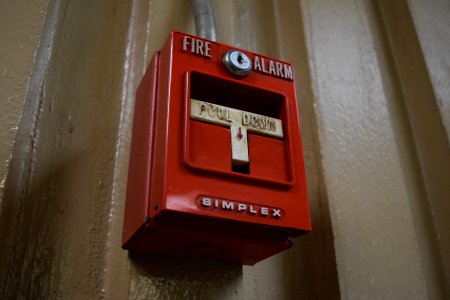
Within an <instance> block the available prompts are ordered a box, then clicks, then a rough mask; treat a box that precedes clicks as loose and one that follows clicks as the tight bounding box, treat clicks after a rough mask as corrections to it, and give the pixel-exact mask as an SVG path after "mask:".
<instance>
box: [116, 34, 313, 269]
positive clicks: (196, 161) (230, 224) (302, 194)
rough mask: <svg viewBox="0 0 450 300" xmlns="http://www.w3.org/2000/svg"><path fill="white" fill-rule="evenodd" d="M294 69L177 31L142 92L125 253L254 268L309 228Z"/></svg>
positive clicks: (136, 118)
mask: <svg viewBox="0 0 450 300" xmlns="http://www.w3.org/2000/svg"><path fill="white" fill-rule="evenodd" d="M302 153H303V152H302V143H301V139H300V129H299V120H298V113H297V101H296V96H295V87H294V73H293V69H292V66H291V65H290V64H288V63H285V62H282V61H279V60H276V59H271V58H268V57H265V56H262V55H258V54H255V53H252V52H249V51H245V50H241V49H236V48H234V47H231V46H228V45H223V44H220V43H216V42H212V41H209V40H205V39H202V38H199V37H195V36H192V35H188V34H184V33H180V32H172V33H171V34H170V37H169V39H168V41H167V42H166V44H165V45H164V47H163V48H162V49H161V51H160V52H157V53H155V55H154V56H153V58H152V60H151V63H150V65H149V67H148V69H147V72H146V74H145V76H144V78H143V79H142V82H141V83H140V85H139V88H138V90H137V93H136V105H135V116H134V125H133V137H132V143H131V154H130V165H129V175H128V188H127V199H126V207H125V221H124V230H123V248H125V249H128V250H133V251H137V252H147V253H155V254H163V255H175V256H198V257H205V258H208V259H215V260H223V261H230V262H235V263H241V264H249V265H252V264H255V263H257V262H258V261H261V260H263V259H265V258H267V257H269V256H271V255H274V254H276V253H278V252H280V251H283V250H285V249H288V248H289V247H291V238H293V237H296V236H299V235H301V234H304V233H306V232H308V231H310V230H311V224H310V217H309V210H308V200H307V193H306V180H305V171H304V163H303V154H302Z"/></svg>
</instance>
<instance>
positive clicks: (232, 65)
mask: <svg viewBox="0 0 450 300" xmlns="http://www.w3.org/2000/svg"><path fill="white" fill-rule="evenodd" d="M222 63H223V64H224V65H225V67H226V68H227V70H228V71H230V72H231V73H232V74H233V75H236V76H239V77H245V76H247V75H248V74H250V72H251V71H252V62H251V60H250V58H249V57H248V56H247V54H245V53H244V52H242V51H239V50H230V51H228V52H227V53H225V54H224V56H223V57H222Z"/></svg>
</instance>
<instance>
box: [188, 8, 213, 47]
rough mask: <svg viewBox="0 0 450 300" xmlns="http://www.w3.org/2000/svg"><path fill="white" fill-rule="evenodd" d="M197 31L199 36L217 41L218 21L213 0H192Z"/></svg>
mask: <svg viewBox="0 0 450 300" xmlns="http://www.w3.org/2000/svg"><path fill="white" fill-rule="evenodd" d="M192 9H193V12H194V21H195V32H196V34H197V35H198V36H200V37H203V38H205V39H208V40H212V41H216V40H217V35H216V21H215V18H214V10H213V7H212V4H211V0H192Z"/></svg>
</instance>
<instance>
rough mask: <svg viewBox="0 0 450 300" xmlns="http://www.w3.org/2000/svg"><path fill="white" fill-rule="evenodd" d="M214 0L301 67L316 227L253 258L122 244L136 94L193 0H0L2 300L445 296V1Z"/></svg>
mask: <svg viewBox="0 0 450 300" xmlns="http://www.w3.org/2000/svg"><path fill="white" fill-rule="evenodd" d="M213 2H214V7H215V10H216V22H217V29H218V36H219V41H221V42H224V43H229V44H233V45H236V46H239V47H243V48H246V49H249V50H252V51H255V52H259V53H262V54H266V55H269V56H273V57H279V58H280V59H283V60H287V61H290V62H292V63H293V64H294V66H295V67H296V68H295V72H296V78H297V93H298V98H299V106H300V116H301V126H302V135H303V140H304V148H305V149H304V155H305V161H306V168H307V175H308V192H309V195H310V203H311V214H312V218H313V229H314V231H313V233H311V234H309V235H307V236H305V237H303V238H300V239H297V240H296V241H295V243H294V247H293V248H292V249H291V250H289V251H287V252H284V253H281V254H279V255H276V256H274V257H272V258H270V259H267V260H265V261H263V262H261V263H258V264H257V265H256V266H253V267H241V266H236V265H229V264H224V263H218V262H209V261H202V260H190V261H186V260H181V259H173V258H160V257H151V256H143V255H128V253H127V252H126V251H123V250H121V248H120V239H121V230H122V220H123V208H124V199H125V188H126V177H127V168H128V154H129V143H130V138H131V137H130V133H131V125H132V117H133V108H134V92H135V89H136V86H137V84H138V82H139V80H140V78H141V76H142V74H143V72H144V70H145V68H146V65H147V63H148V61H149V60H150V58H151V55H152V53H154V52H155V51H157V50H158V49H159V47H160V46H161V45H162V44H163V42H164V40H165V39H166V37H167V35H168V33H169V32H170V30H171V29H178V30H181V31H184V32H187V33H194V24H193V18H192V13H191V5H190V1H183V0H170V1H156V0H154V1H139V0H131V1H128V2H126V1H120V0H99V1H64V0H50V1H49V2H48V3H47V1H34V2H33V4H30V3H28V2H25V1H10V2H9V3H7V2H2V3H1V4H0V22H1V23H0V24H2V26H0V35H1V40H2V41H7V43H6V44H5V45H7V46H6V47H3V46H2V47H0V51H1V52H0V53H1V56H0V63H1V65H0V67H1V70H2V75H0V76H2V77H1V78H2V81H1V82H0V95H1V96H2V97H1V100H0V101H2V107H4V108H5V109H4V110H1V111H0V116H1V122H0V126H1V127H0V134H1V137H2V138H1V143H0V160H1V161H0V176H2V178H4V180H3V181H2V186H1V188H2V191H1V192H2V193H0V200H1V201H0V204H1V210H0V214H1V216H0V246H1V247H0V249H1V250H0V282H1V286H2V288H1V289H0V298H2V299H3V298H4V299H15V298H26V299H40V298H45V299H55V298H65V299H67V298H68V299H86V298H87V299H90V298H93V299H98V298H105V299H127V298H128V299H178V298H186V299H191V298H201V299H222V298H224V299H339V298H343V299H445V298H448V297H449V295H450V292H449V290H450V279H449V270H450V257H449V253H450V242H449V241H450V236H449V235H450V228H449V227H450V220H449V219H448V217H447V216H448V215H449V213H450V211H449V210H450V204H449V202H448V199H449V198H450V190H449V189H450V185H449V184H447V183H448V178H450V174H449V172H450V153H449V151H450V150H449V136H450V135H449V134H448V132H450V129H449V126H450V125H449V124H450V119H449V118H450V115H449V114H448V107H449V105H450V98H449V88H448V84H447V83H448V79H449V77H450V75H449V74H450V73H449V72H448V70H449V65H450V56H449V54H448V53H449V52H448V50H447V49H448V47H447V46H448V43H449V42H450V9H449V5H448V4H447V3H445V2H444V1H440V0H432V1H416V0H408V1H406V0H402V1H395V2H394V1H384V0H380V1H369V0H366V1H358V0H339V1H331V0H301V1H298V0H287V1H270V0H263V1H261V0H260V1H257V0H249V1H241V0H233V1H218V0H216V1H213ZM22 105H23V108H22ZM19 120H20V122H19ZM16 128H17V129H16ZM11 156H12V160H11Z"/></svg>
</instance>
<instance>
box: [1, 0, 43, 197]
mask: <svg viewBox="0 0 450 300" xmlns="http://www.w3.org/2000/svg"><path fill="white" fill-rule="evenodd" d="M47 2H48V0H38V1H20V0H19V1H2V2H0V37H1V47H0V104H1V109H0V204H1V202H2V201H1V199H2V198H3V190H4V186H5V180H6V174H7V170H8V167H9V161H10V160H11V155H12V148H13V143H14V138H15V136H16V133H17V128H18V126H19V118H20V113H21V110H22V106H23V103H24V99H25V94H26V91H27V86H28V81H29V78H30V74H31V70H32V68H33V58H34V53H35V52H36V49H37V47H38V44H39V39H40V36H41V31H42V24H43V23H44V15H45V11H46V6H47Z"/></svg>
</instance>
